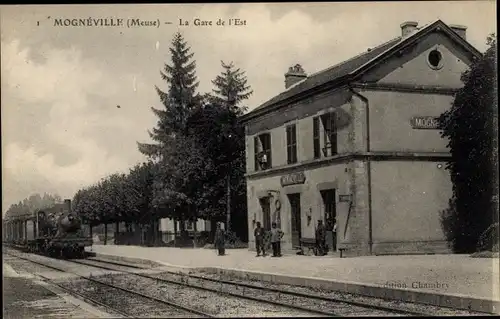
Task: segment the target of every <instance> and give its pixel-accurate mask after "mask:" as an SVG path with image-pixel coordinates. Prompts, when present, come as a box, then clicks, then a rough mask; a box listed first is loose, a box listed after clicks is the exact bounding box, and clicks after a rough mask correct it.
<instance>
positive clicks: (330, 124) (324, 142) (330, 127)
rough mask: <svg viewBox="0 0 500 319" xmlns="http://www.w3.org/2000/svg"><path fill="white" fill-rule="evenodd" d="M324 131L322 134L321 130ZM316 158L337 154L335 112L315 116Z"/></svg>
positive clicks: (314, 138)
mask: <svg viewBox="0 0 500 319" xmlns="http://www.w3.org/2000/svg"><path fill="white" fill-rule="evenodd" d="M321 130H322V131H323V136H321V133H320V131H321ZM313 145H314V158H320V157H321V155H323V156H324V157H328V156H333V155H336V154H337V126H336V117H335V112H330V113H326V114H323V115H320V116H317V117H314V118H313Z"/></svg>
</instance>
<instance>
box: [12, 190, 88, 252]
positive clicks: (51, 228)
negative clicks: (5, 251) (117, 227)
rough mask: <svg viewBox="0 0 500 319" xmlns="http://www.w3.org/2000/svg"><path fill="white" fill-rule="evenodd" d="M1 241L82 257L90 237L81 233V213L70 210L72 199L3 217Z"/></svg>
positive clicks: (20, 246)
mask: <svg viewBox="0 0 500 319" xmlns="http://www.w3.org/2000/svg"><path fill="white" fill-rule="evenodd" d="M4 234H6V235H5V237H4V241H5V242H6V243H7V244H11V245H13V246H15V247H18V248H20V249H22V250H25V251H28V252H32V253H39V254H43V255H48V256H51V257H63V258H73V257H76V258H84V257H85V247H87V246H92V238H91V237H90V236H86V235H85V234H84V231H83V228H82V222H81V219H80V217H79V216H78V215H77V214H75V213H74V212H72V211H71V200H69V199H66V200H64V204H56V205H54V206H53V207H50V208H48V209H44V210H40V211H37V212H35V213H34V214H27V215H23V216H15V217H12V218H10V219H9V220H7V221H4Z"/></svg>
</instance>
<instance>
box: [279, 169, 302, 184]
mask: <svg viewBox="0 0 500 319" xmlns="http://www.w3.org/2000/svg"><path fill="white" fill-rule="evenodd" d="M305 181H306V175H305V174H304V172H299V173H292V174H288V175H284V176H281V186H287V185H295V184H304V183H305Z"/></svg>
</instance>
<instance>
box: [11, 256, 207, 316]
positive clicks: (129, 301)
mask: <svg viewBox="0 0 500 319" xmlns="http://www.w3.org/2000/svg"><path fill="white" fill-rule="evenodd" d="M6 254H8V255H10V256H12V257H15V258H18V259H21V260H25V261H28V262H30V263H33V264H37V265H39V266H42V267H45V268H48V269H51V270H55V271H58V272H63V273H70V274H72V275H75V276H76V277H77V278H78V279H81V280H85V281H87V282H91V283H92V284H93V285H94V286H93V287H92V288H93V290H94V289H95V290H97V291H98V293H99V295H101V296H102V295H107V296H113V299H115V301H116V300H118V301H119V302H117V303H116V305H114V306H110V305H109V303H106V302H102V301H100V300H97V299H96V298H95V297H90V296H89V294H85V293H81V292H79V291H76V290H74V289H69V288H67V287H66V286H65V285H63V284H60V283H57V282H55V281H54V280H53V279H52V278H50V277H47V276H44V275H41V274H35V275H36V276H37V277H39V278H42V279H43V280H45V281H47V282H50V283H51V284H53V285H56V286H57V287H59V288H60V289H62V290H63V291H65V292H67V293H68V294H71V295H75V296H78V297H80V298H81V299H83V300H84V301H86V302H88V303H90V304H93V305H96V306H99V307H102V308H104V309H106V311H107V312H109V313H110V314H118V315H120V316H121V317H125V318H137V317H138V316H140V315H141V314H142V315H144V314H148V317H151V314H156V315H158V316H161V317H164V316H165V315H167V316H176V317H178V316H179V315H180V316H182V317H189V318H192V317H194V316H197V317H208V318H211V317H214V316H213V315H212V314H209V313H206V312H204V311H202V310H198V309H194V308H190V307H187V306H184V305H181V304H177V303H174V302H172V301H169V300H163V299H159V298H156V297H153V296H149V295H145V294H143V293H141V292H138V291H134V290H130V289H126V288H123V287H119V286H117V285H113V284H110V283H107V282H104V281H102V280H98V279H96V278H91V277H88V276H84V275H81V274H78V273H76V272H73V271H69V270H67V269H62V268H59V267H55V266H52V265H48V264H46V263H43V262H39V261H36V260H33V259H30V258H26V257H22V256H19V255H17V254H12V253H9V252H6ZM94 292H95V291H94ZM117 307H121V308H127V309H128V311H124V310H121V309H118V308H117ZM193 315H194V316H193Z"/></svg>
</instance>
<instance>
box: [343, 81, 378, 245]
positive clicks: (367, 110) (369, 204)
mask: <svg viewBox="0 0 500 319" xmlns="http://www.w3.org/2000/svg"><path fill="white" fill-rule="evenodd" d="M348 87H349V91H351V92H352V94H353V95H355V96H357V97H359V98H360V99H361V100H362V101H363V103H364V104H365V106H366V152H367V153H369V152H370V103H369V101H368V99H367V98H366V97H365V96H364V95H361V94H360V93H358V92H356V91H355V90H354V89H353V88H352V87H351V86H350V85H349V86H348ZM366 165H367V170H368V247H369V249H370V255H371V254H372V248H373V247H372V246H373V239H372V238H373V236H372V170H371V162H370V157H368V161H367V163H366Z"/></svg>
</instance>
